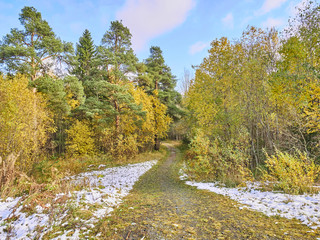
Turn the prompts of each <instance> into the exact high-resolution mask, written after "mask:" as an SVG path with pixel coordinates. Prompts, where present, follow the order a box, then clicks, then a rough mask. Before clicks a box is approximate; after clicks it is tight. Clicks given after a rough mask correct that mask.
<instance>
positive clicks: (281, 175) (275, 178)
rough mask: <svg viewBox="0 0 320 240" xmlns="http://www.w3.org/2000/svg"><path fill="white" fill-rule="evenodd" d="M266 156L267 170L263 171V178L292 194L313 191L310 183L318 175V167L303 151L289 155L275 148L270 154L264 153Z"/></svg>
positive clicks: (312, 182) (319, 169)
mask: <svg viewBox="0 0 320 240" xmlns="http://www.w3.org/2000/svg"><path fill="white" fill-rule="evenodd" d="M266 157H267V160H266V166H267V168H268V172H267V171H264V173H263V178H264V180H269V181H272V182H274V187H275V188H276V189H280V190H283V191H284V192H286V193H293V194H301V193H304V192H314V191H315V189H314V188H313V187H312V185H313V184H314V182H315V180H316V179H317V178H318V177H319V173H320V167H319V166H318V165H316V164H315V163H314V161H313V160H311V159H309V158H308V157H307V155H306V154H305V153H301V152H299V151H297V153H296V154H295V155H291V154H289V153H286V152H281V151H279V150H277V151H276V154H275V155H272V156H269V155H268V154H267V153H266Z"/></svg>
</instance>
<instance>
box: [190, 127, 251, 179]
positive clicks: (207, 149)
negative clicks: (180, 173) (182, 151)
mask: <svg viewBox="0 0 320 240" xmlns="http://www.w3.org/2000/svg"><path fill="white" fill-rule="evenodd" d="M244 151H245V148H243V149H242V147H241V144H239V143H237V142H234V141H233V142H231V143H230V144H224V143H221V142H220V141H219V140H218V139H215V140H214V141H210V139H209V138H208V137H207V136H206V135H205V134H204V133H203V132H202V131H198V133H197V134H196V136H195V137H194V139H193V140H192V141H191V144H190V149H189V151H188V153H187V159H188V161H187V166H188V170H189V173H191V174H192V175H194V176H195V177H196V178H198V179H200V180H219V181H221V182H223V183H226V184H228V185H234V184H240V183H242V182H244V181H247V180H251V172H250V170H249V169H248V168H247V163H248V162H247V161H248V156H247V155H246V154H245V152H244Z"/></svg>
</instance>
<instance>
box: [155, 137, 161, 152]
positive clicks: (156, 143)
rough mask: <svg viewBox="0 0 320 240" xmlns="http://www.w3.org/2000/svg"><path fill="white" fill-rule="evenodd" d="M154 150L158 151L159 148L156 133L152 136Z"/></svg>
mask: <svg viewBox="0 0 320 240" xmlns="http://www.w3.org/2000/svg"><path fill="white" fill-rule="evenodd" d="M154 150H156V151H159V150H160V139H159V138H158V136H157V135H155V138H154Z"/></svg>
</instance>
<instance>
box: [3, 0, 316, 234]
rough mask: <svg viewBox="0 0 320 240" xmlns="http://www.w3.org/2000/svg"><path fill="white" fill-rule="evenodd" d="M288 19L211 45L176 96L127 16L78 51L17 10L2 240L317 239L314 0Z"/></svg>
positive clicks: (155, 50) (6, 68) (36, 15)
mask: <svg viewBox="0 0 320 240" xmlns="http://www.w3.org/2000/svg"><path fill="white" fill-rule="evenodd" d="M297 10H298V13H297V14H296V15H295V16H293V17H292V18H291V19H290V20H289V23H288V26H287V27H286V28H285V29H284V30H283V31H281V32H280V31H278V30H277V29H275V28H270V29H269V28H267V29H262V28H257V27H254V26H248V27H247V28H246V29H245V30H244V31H243V33H242V35H241V36H240V37H239V38H238V39H232V40H231V39H228V38H226V37H222V38H219V39H214V40H213V41H212V42H211V45H210V49H209V50H208V53H207V56H206V57H205V58H204V59H203V60H202V62H201V63H199V65H196V66H192V67H193V70H194V76H191V74H190V73H189V71H188V70H185V75H184V77H183V78H182V79H180V81H181V82H180V84H179V85H180V87H181V90H180V91H178V90H177V82H178V79H177V77H176V76H174V75H173V73H172V71H171V68H170V67H169V66H168V65H167V64H166V61H165V59H164V53H163V52H162V50H161V48H160V47H159V46H151V47H150V52H149V57H148V58H147V59H144V60H139V59H138V58H137V56H136V54H135V52H134V50H133V48H132V42H131V39H132V35H131V33H130V29H129V28H128V27H126V26H125V25H124V24H123V22H122V21H118V20H116V21H111V22H110V27H109V28H108V29H106V31H105V34H104V35H103V36H102V38H101V43H100V44H99V45H97V44H95V43H94V41H93V39H92V36H91V32H90V31H89V30H88V29H85V30H84V31H83V34H82V35H81V36H79V40H78V42H77V43H76V45H75V46H73V44H72V43H71V42H65V41H63V40H62V39H60V38H59V37H58V36H57V35H56V34H55V33H54V31H53V29H52V28H51V27H50V25H49V23H48V22H47V21H46V20H45V19H43V18H42V15H41V13H40V12H39V11H37V9H35V8H34V7H28V6H26V7H24V8H23V9H22V10H21V12H20V15H19V21H20V23H21V26H20V28H12V29H11V31H10V32H9V33H8V34H6V35H5V36H3V38H2V40H1V41H0V201H1V204H0V223H1V224H0V238H1V237H6V239H10V236H11V237H12V236H13V237H16V238H17V239H27V237H29V238H30V239H56V238H55V237H58V236H65V237H66V236H73V237H74V239H78V238H79V236H80V238H81V237H83V238H86V239H90V238H89V236H90V237H92V239H144V238H145V236H148V237H149V238H147V239H158V238H157V237H159V236H166V237H168V236H169V239H171V238H170V236H171V237H173V236H180V237H181V238H184V237H185V236H189V237H190V239H194V238H193V237H194V236H196V237H200V238H201V239H210V238H212V236H215V237H217V239H249V237H250V239H262V237H265V236H269V237H270V239H275V238H274V236H277V237H279V239H282V237H283V236H284V235H285V234H291V235H292V236H294V237H293V238H288V239H314V238H313V237H314V236H320V232H319V230H317V228H319V229H320V220H319V219H320V215H319V209H318V204H319V199H320V195H319V189H320V188H319V187H320V150H319V149H320V148H319V147H320V4H318V3H314V2H312V1H310V2H307V3H306V4H305V6H304V7H303V8H301V9H297ZM153 165H157V166H156V167H153ZM102 168H105V169H104V170H101V169H102ZM150 169H151V170H150ZM147 171H149V172H147ZM142 175H144V176H143V177H141V178H140V176H142ZM139 178H140V180H139ZM187 180H188V181H187ZM189 180H190V181H189ZM182 181H185V182H184V184H181V182H182ZM135 182H137V184H136V183H135ZM187 185H189V186H187ZM190 186H192V187H190ZM257 186H258V187H259V188H258V190H256V187H257ZM195 187H198V188H199V189H202V190H203V189H207V190H209V191H211V192H215V193H218V194H211V193H208V192H200V191H198V190H196V189H195ZM132 188H133V189H134V190H133V191H132V192H130V191H131V190H132ZM137 189H138V190H137ZM129 192H130V194H129ZM219 194H220V195H223V196H220V195H219ZM250 194H251V195H250ZM308 194H309V195H308ZM312 194H313V195H312ZM127 195H128V196H127ZM296 195H299V196H296ZM124 196H127V198H126V202H125V204H123V205H121V207H119V208H116V207H118V206H119V204H121V201H122V200H121V199H122V198H123V197H124ZM225 196H228V197H230V198H231V199H232V200H230V199H227V198H226V197H225ZM248 196H249V197H248ZM95 197H96V198H95ZM92 199H94V200H92ZM248 199H249V200H248ZM256 199H258V200H256ZM268 199H272V200H268ZM233 200H235V201H238V202H240V203H241V204H245V205H246V207H247V208H251V210H252V209H253V210H257V211H260V212H263V213H264V214H266V215H268V216H271V215H281V214H282V215H281V218H280V217H279V216H277V219H276V220H275V219H274V218H265V215H259V214H257V213H255V212H254V211H251V210H250V211H249V210H243V209H244V207H239V205H237V204H235V203H234V201H233ZM250 201H251V202H250ZM255 201H256V202H255ZM252 202H254V203H252ZM270 202H271V203H272V206H271V205H270ZM250 204H251V205H250ZM299 204H300V205H299ZM298 205H299V206H298ZM129 206H130V207H129ZM248 206H249V207H248ZM297 206H298V207H297ZM307 207H309V208H308V209H307ZM184 208H185V209H184ZM208 209H209V210H208ZM112 211H114V212H115V213H114V214H113V215H110V213H111V212H112ZM184 211H186V214H185V213H184ZM244 211H246V212H244ZM168 212H170V213H168ZM211 213H213V214H212V216H209V217H208V214H211ZM280 213H281V214H280ZM146 216H147V217H146ZM190 216H192V217H190ZM226 216H227V218H226ZM282 217H283V218H282ZM284 218H288V219H292V218H295V219H298V220H301V221H302V223H303V224H305V225H307V226H303V227H301V226H300V225H299V226H298V225H297V224H296V222H295V221H296V220H287V219H285V220H284ZM21 219H22V220H21ZM172 219H173V220H172ZM266 219H267V220H266ZM169 220H170V221H172V222H170V221H169ZM20 221H23V223H21V222H20ZM148 221H149V222H148ZM228 221H229V222H228ZM39 222H42V223H43V226H40V225H41V224H40V223H39ZM178 222H179V224H178ZM195 222H197V224H198V225H196V227H195ZM230 222H231V223H230ZM278 222H279V224H278ZM62 223H64V224H62ZM23 224H24V225H23ZM32 224H33V225H32ZM166 224H167V225H168V226H170V227H168V226H167V225H166ZM277 224H278V225H277ZM22 226H24V227H22ZM266 226H268V227H266ZM198 227H199V228H198ZM22 228H23V229H29V230H23V231H22V230H21V229H22ZM310 228H312V229H313V230H310ZM119 229H122V230H121V231H120V230H119ZM141 229H149V230H150V229H151V230H150V231H149V230H148V231H149V232H147V230H143V231H142V230H141ZM155 229H156V230H155ZM168 229H169V230H168ZM270 229H272V230H270ZM20 230H21V231H22V233H21V232H19V231H20ZM118 230H119V231H118ZM269 230H270V231H269ZM272 231H273V232H272ZM19 234H20V235H19ZM68 234H69V235H68ZM130 234H131V235H132V237H131V238H129V237H130ZM148 234H149V235H148ZM159 234H160V235H159ZM170 234H171V235H170ZM179 234H180V235H179ZM275 234H276V235H275ZM306 234H307V235H306ZM317 234H318V235H317ZM291 235H290V236H291ZM111 236H113V238H112V237H111ZM24 237H25V238H24ZM135 237H136V238H135ZM220 237H221V238H220ZM224 237H226V238H224ZM227 237H229V238H227ZM241 237H243V238H241ZM251 237H252V238H251ZM301 237H305V238H301ZM307 237H308V238H307ZM67 239H68V238H67ZM268 239H269V238H268Z"/></svg>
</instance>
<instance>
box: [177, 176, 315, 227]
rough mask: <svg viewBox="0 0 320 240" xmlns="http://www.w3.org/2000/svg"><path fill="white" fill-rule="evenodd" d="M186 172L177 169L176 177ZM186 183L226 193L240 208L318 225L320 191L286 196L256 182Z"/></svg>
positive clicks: (184, 178)
mask: <svg viewBox="0 0 320 240" xmlns="http://www.w3.org/2000/svg"><path fill="white" fill-rule="evenodd" d="M186 178H187V175H186V174H185V173H184V171H183V170H180V179H181V180H186ZM185 183H186V184H188V185H190V186H195V187H197V188H198V189H205V190H209V191H211V192H215V193H217V194H221V195H224V196H228V197H230V198H231V199H233V200H235V201H237V202H239V203H241V204H244V205H243V206H241V207H240V209H242V208H245V207H246V208H250V209H253V210H256V211H259V212H262V213H264V214H266V215H268V216H272V215H278V216H281V217H285V218H288V219H293V218H296V219H298V220H300V221H301V222H302V223H303V224H306V225H308V226H309V227H310V228H312V229H316V228H318V227H320V193H318V194H313V195H309V194H304V195H290V194H284V193H275V192H264V191H260V190H258V188H259V186H260V184H259V183H258V182H256V183H250V182H249V183H247V187H246V188H243V187H242V188H226V187H221V186H218V183H201V182H194V181H186V182H185Z"/></svg>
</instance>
